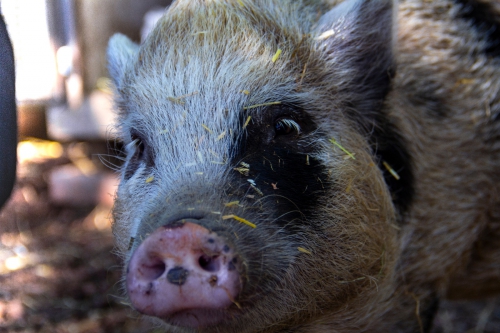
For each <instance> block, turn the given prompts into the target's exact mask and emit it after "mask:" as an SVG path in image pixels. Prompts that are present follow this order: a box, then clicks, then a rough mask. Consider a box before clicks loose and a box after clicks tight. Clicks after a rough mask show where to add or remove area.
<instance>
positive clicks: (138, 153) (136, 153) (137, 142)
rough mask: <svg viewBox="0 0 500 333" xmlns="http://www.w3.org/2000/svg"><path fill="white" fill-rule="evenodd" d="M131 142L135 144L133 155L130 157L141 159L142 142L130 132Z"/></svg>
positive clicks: (142, 153)
mask: <svg viewBox="0 0 500 333" xmlns="http://www.w3.org/2000/svg"><path fill="white" fill-rule="evenodd" d="M132 144H133V145H134V146H135V150H134V156H133V157H132V158H133V159H135V160H142V159H143V157H144V142H142V140H141V138H140V137H139V136H138V135H136V134H132Z"/></svg>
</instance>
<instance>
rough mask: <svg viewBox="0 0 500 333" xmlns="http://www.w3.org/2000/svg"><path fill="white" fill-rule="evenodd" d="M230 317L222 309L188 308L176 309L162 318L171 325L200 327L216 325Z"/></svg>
mask: <svg viewBox="0 0 500 333" xmlns="http://www.w3.org/2000/svg"><path fill="white" fill-rule="evenodd" d="M230 318H231V316H230V315H229V313H227V312H226V311H224V310H213V309H189V310H185V311H178V312H176V313H174V314H173V315H171V316H169V317H168V318H162V319H163V320H164V321H165V322H166V323H168V324H170V325H173V326H180V327H186V328H196V329H201V328H204V327H208V326H216V325H218V324H221V323H223V322H224V321H226V320H229V319H230Z"/></svg>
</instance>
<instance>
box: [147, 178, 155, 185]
mask: <svg viewBox="0 0 500 333" xmlns="http://www.w3.org/2000/svg"><path fill="white" fill-rule="evenodd" d="M153 179H155V176H150V177H148V178H147V179H146V184H149V183H151V182H152V181H153Z"/></svg>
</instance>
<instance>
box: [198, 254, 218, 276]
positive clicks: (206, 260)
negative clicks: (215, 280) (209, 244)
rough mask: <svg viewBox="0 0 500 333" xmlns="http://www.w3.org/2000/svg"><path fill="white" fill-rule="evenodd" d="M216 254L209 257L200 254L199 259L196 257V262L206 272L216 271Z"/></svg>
mask: <svg viewBox="0 0 500 333" xmlns="http://www.w3.org/2000/svg"><path fill="white" fill-rule="evenodd" d="M217 257H218V256H213V257H209V256H207V255H202V256H201V257H200V259H198V263H199V264H200V267H201V268H203V269H204V270H206V271H208V272H216V271H218V270H219V261H218V260H217Z"/></svg>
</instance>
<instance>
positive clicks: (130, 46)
mask: <svg viewBox="0 0 500 333" xmlns="http://www.w3.org/2000/svg"><path fill="white" fill-rule="evenodd" d="M138 51H139V45H137V44H136V43H134V42H132V41H131V40H130V39H129V38H128V37H127V36H125V35H122V34H115V35H113V37H111V39H110V40H109V44H108V52H107V54H108V71H109V75H110V76H111V79H112V80H113V82H114V84H115V86H116V87H117V88H119V87H120V86H121V82H122V79H123V74H124V73H125V71H126V69H127V67H128V65H129V64H130V63H131V62H132V61H133V60H134V59H135V58H136V57H137V53H138Z"/></svg>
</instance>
